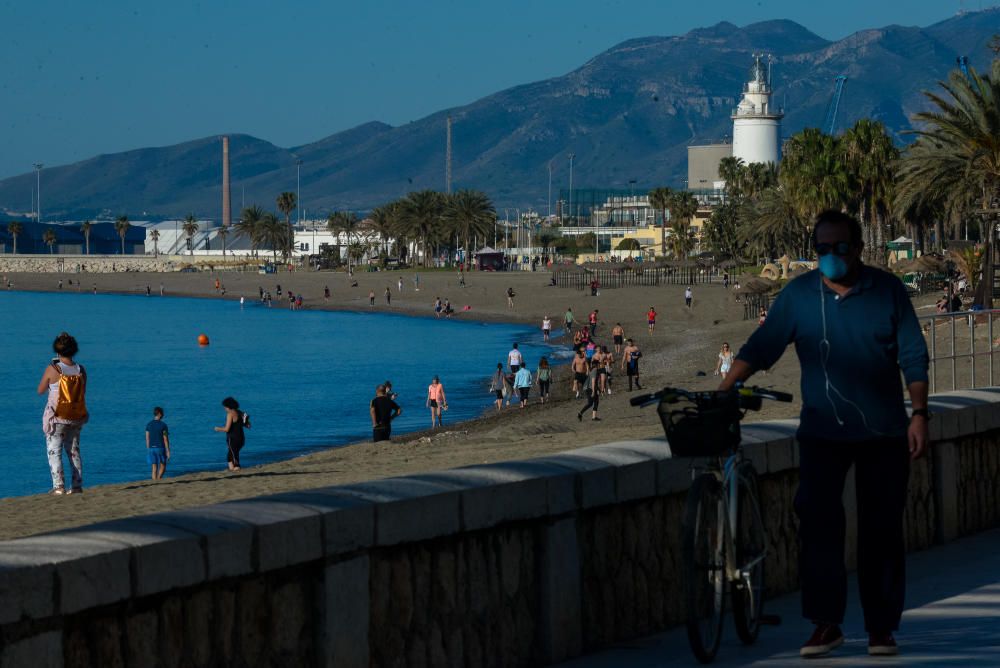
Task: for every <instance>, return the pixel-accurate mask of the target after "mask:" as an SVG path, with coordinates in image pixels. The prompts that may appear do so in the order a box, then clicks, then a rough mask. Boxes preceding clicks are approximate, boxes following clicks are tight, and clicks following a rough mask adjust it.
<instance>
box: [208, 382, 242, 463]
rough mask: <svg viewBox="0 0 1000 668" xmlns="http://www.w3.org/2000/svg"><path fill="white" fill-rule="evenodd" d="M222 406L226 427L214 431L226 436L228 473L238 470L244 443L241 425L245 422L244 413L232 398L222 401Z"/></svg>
mask: <svg viewBox="0 0 1000 668" xmlns="http://www.w3.org/2000/svg"><path fill="white" fill-rule="evenodd" d="M222 406H223V407H224V408H225V409H226V426H224V427H216V428H215V431H221V432H223V433H225V435H226V447H227V448H228V451H229V452H228V453H227V454H226V462H228V464H229V470H230V471H239V470H240V450H241V449H242V448H243V444H244V443H245V442H246V436H245V435H244V433H243V425H244V424H245V423H246V422H247V419H246V413H244V412H243V411H241V410H240V404H239V402H238V401H236V399H233V398H232V397H226V398H225V399H223V400H222Z"/></svg>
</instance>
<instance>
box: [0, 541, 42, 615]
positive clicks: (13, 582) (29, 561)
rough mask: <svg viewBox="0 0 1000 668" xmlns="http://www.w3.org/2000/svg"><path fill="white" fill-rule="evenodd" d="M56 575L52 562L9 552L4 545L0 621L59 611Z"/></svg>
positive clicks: (0, 557) (0, 560) (0, 558)
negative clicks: (6, 552)
mask: <svg viewBox="0 0 1000 668" xmlns="http://www.w3.org/2000/svg"><path fill="white" fill-rule="evenodd" d="M55 578H56V570H55V567H54V566H53V565H52V564H45V563H37V562H36V561H35V560H34V559H33V558H32V557H31V556H24V557H22V556H21V555H11V554H5V553H4V550H3V547H2V546H0V625H3V624H10V623H12V622H16V621H19V620H21V619H42V618H45V617H51V616H52V615H53V614H55V605H56V594H55V592H56V589H55Z"/></svg>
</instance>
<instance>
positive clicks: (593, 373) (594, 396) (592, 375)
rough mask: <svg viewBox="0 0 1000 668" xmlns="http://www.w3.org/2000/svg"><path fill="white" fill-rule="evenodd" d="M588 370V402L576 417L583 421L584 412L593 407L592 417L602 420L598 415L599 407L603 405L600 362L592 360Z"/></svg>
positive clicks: (586, 390)
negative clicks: (599, 371)
mask: <svg viewBox="0 0 1000 668" xmlns="http://www.w3.org/2000/svg"><path fill="white" fill-rule="evenodd" d="M588 367H589V368H588V370H587V381H586V385H584V392H585V393H586V397H587V403H586V404H585V405H584V407H583V408H581V409H580V412H578V413H577V414H576V419H577V420H579V421H583V414H584V413H586V412H587V409H588V408H590V409H591V413H590V419H591V420H594V421H600V419H601V418H599V417H597V409H598V407H599V406H600V405H601V391H602V388H601V376H600V375H599V374H598V369H599V368H600V365H599V363H597V362H590V364H589V365H588Z"/></svg>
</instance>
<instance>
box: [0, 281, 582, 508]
mask: <svg viewBox="0 0 1000 668" xmlns="http://www.w3.org/2000/svg"><path fill="white" fill-rule="evenodd" d="M63 330H65V331H68V332H70V333H71V334H73V336H75V337H76V339H77V341H78V342H79V344H80V354H79V355H78V356H77V360H78V361H79V362H81V363H82V364H83V365H84V366H85V367H86V369H87V373H88V374H89V384H88V392H87V406H88V409H89V410H90V416H91V417H90V423H89V424H88V425H87V426H86V427H85V428H84V431H83V437H82V440H81V450H82V453H83V468H84V485H85V486H92V485H98V484H102V483H111V482H122V481H128V480H138V479H143V478H147V477H148V476H149V467H148V466H147V464H146V451H145V426H146V423H147V422H148V421H149V420H150V419H151V414H152V408H153V406H155V405H159V406H162V407H163V408H164V409H165V411H166V417H165V418H164V420H165V422H166V423H167V424H168V425H169V427H170V434H171V443H172V448H171V455H172V456H171V459H170V465H169V468H168V472H167V475H168V476H169V475H171V474H177V473H182V472H189V471H201V470H206V469H224V468H225V465H226V464H225V454H226V447H225V436H224V435H223V434H220V433H215V432H214V431H213V430H212V427H213V426H215V425H220V426H221V425H223V424H224V423H225V413H224V411H223V408H222V406H221V405H220V402H221V400H222V399H223V397H226V396H228V395H232V396H234V397H236V399H237V400H238V401H239V402H240V406H241V408H243V409H244V410H246V411H247V412H248V413H250V416H251V419H252V423H253V428H252V429H251V430H249V431H248V432H247V445H246V447H245V448H244V449H243V452H242V455H241V460H242V463H243V465H244V466H252V465H254V464H260V463H262V462H268V461H274V460H278V459H286V458H289V457H292V456H295V455H298V454H302V453H305V452H309V451H313V450H316V449H319V448H322V447H325V446H329V445H336V444H342V443H347V442H351V441H357V440H362V439H368V438H370V437H371V421H370V419H369V417H368V402H369V400H370V399H371V397H372V396H374V388H375V385H376V384H378V383H379V382H382V381H384V380H386V379H387V378H388V379H391V380H392V381H393V386H394V389H395V391H396V392H398V393H399V399H397V402H398V403H399V404H400V405H401V406H402V407H403V415H402V416H401V417H400V418H399V419H398V420H396V421H395V422H394V423H393V433H397V434H398V433H402V432H404V431H412V430H415V429H424V428H427V427H428V426H429V424H430V417H429V413H428V411H427V409H425V408H424V397H425V396H426V388H427V385H428V384H429V383H430V380H431V377H432V376H434V375H435V374H437V375H439V376H440V377H441V382H442V383H443V384H444V386H445V391H446V393H447V395H448V403H449V410H448V412H447V413H445V426H446V427H447V424H448V423H449V422H451V423H455V422H457V421H459V420H462V419H466V418H470V417H475V416H477V415H480V414H481V413H482V412H483V410H484V409H486V408H487V407H488V406H489V405H490V403H491V399H492V395H490V394H488V393H487V390H488V389H489V381H488V378H489V376H490V374H491V373H492V371H493V370H494V369H495V368H496V364H497V362H499V361H501V360H506V353H507V351H508V350H509V349H510V345H511V343H512V342H513V341H519V342H520V347H521V349H522V351H523V353H524V355H525V359H526V360H527V361H528V363H529V364H530V365H531V368H532V369H534V367H535V365H536V364H537V362H538V359H539V358H540V357H541V356H542V355H543V354H548V355H549V356H550V359H551V357H552V355H553V354H555V355H559V354H560V353H561V352H562V351H560V350H558V349H556V348H553V347H550V346H548V345H546V344H544V343H542V341H541V336H540V334H539V333H538V332H537V331H534V330H530V329H528V328H525V327H523V326H521V327H519V326H511V325H500V324H485V323H477V322H468V321H462V320H450V321H449V320H436V319H433V318H427V319H425V318H411V317H406V316H396V315H391V314H364V313H362V314H356V313H331V312H318V311H296V312H293V311H289V310H287V309H284V308H271V309H268V308H266V307H262V306H259V305H257V304H256V303H254V304H250V303H248V304H247V306H246V308H243V309H241V308H240V306H239V303H238V302H234V301H220V300H208V299H182V298H159V297H145V296H116V295H90V294H39V293H18V292H0V331H2V333H3V351H4V354H3V365H2V367H0V368H2V371H0V416H2V418H3V419H2V427H0V471H3V473H4V474H3V475H2V476H0V497H5V496H18V495H24V494H35V493H40V492H45V491H46V490H47V489H48V488H49V487H50V486H51V482H50V477H49V472H48V466H47V464H46V458H45V447H44V436H43V434H42V431H41V414H42V408H43V407H44V404H45V399H44V397H41V396H38V395H37V394H36V393H35V391H36V389H37V387H38V382H39V380H40V379H41V375H42V372H43V370H44V367H45V365H46V364H47V363H48V362H49V360H50V359H51V357H52V352H51V345H52V340H53V339H54V338H55V336H56V335H57V334H58V333H59V332H60V331H63ZM201 332H204V333H206V334H208V336H209V337H210V338H211V345H210V346H208V347H205V348H202V347H199V346H198V345H197V336H198V334H199V333H201ZM67 475H68V465H67Z"/></svg>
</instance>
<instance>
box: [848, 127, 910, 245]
mask: <svg viewBox="0 0 1000 668" xmlns="http://www.w3.org/2000/svg"><path fill="white" fill-rule="evenodd" d="M840 150H841V152H842V154H843V160H844V162H845V164H846V165H847V167H848V170H849V172H850V178H851V182H852V187H851V190H853V191H854V193H855V195H854V198H855V200H856V201H855V206H854V207H853V208H856V209H857V210H858V213H859V216H858V217H859V218H860V219H861V225H862V229H863V231H864V237H865V238H864V241H865V257H866V259H868V260H869V261H871V260H875V261H876V262H879V263H881V262H883V261H884V260H885V258H886V248H887V246H886V241H887V240H886V238H885V232H884V221H885V220H886V219H887V218H888V215H889V210H890V206H891V202H892V190H893V183H894V181H895V169H894V168H895V164H896V161H897V160H898V159H899V149H897V148H896V147H895V145H894V144H893V143H892V138H891V137H889V135H888V133H887V132H886V130H885V126H884V125H882V123H881V122H880V121H873V120H871V119H867V118H864V119H861V120H859V121H858V122H857V123H855V124H854V127H852V128H851V129H850V130H848V131H847V132H845V133H844V136H843V138H842V139H841V140H840Z"/></svg>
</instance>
